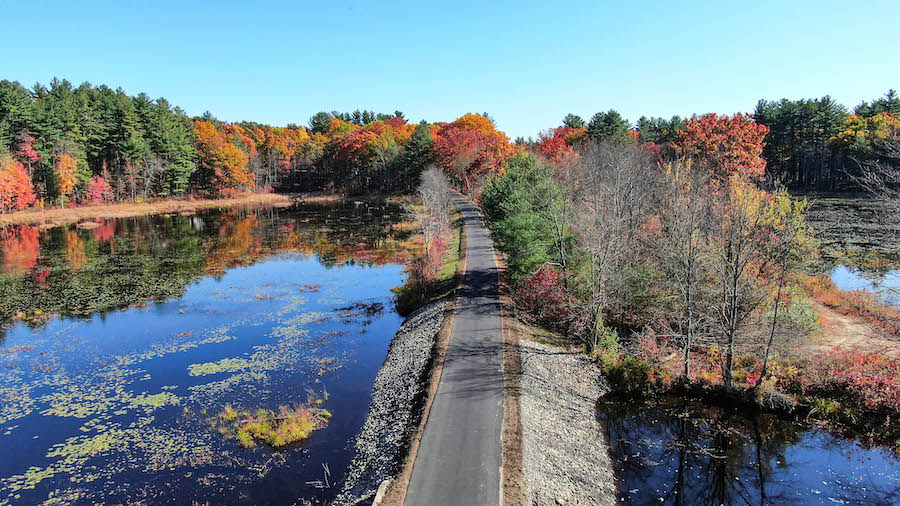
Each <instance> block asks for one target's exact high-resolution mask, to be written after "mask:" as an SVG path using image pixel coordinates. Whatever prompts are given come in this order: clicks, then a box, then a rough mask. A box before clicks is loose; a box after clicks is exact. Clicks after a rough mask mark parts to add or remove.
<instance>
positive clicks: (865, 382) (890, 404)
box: [773, 347, 900, 413]
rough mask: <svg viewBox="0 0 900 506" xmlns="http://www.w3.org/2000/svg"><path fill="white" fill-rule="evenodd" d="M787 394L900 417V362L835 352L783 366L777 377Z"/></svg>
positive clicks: (776, 371)
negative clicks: (828, 400)
mask: <svg viewBox="0 0 900 506" xmlns="http://www.w3.org/2000/svg"><path fill="white" fill-rule="evenodd" d="M773 374H774V375H775V377H776V378H778V381H779V385H780V386H781V388H782V389H783V390H785V391H787V392H790V393H795V394H801V395H815V396H818V397H827V398H833V399H837V400H846V401H848V402H850V403H852V404H854V405H857V406H860V407H864V408H866V409H868V410H870V411H876V412H885V413H900V360H898V359H894V358H889V357H886V356H884V355H881V354H878V353H862V352H859V351H854V350H846V349H843V348H840V347H838V348H835V349H833V350H830V351H828V352H827V353H824V354H820V355H817V356H814V357H808V358H803V359H800V360H797V361H795V362H794V363H791V364H779V366H778V367H777V368H776V369H775V372H774V373H773Z"/></svg>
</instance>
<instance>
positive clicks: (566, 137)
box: [538, 126, 587, 164]
mask: <svg viewBox="0 0 900 506" xmlns="http://www.w3.org/2000/svg"><path fill="white" fill-rule="evenodd" d="M586 136H587V129H586V128H584V127H581V128H571V127H565V126H562V127H558V128H554V129H553V130H551V131H549V132H546V133H542V134H541V142H540V144H538V154H539V155H541V157H543V158H544V159H546V160H547V161H549V162H552V163H555V164H559V163H563V162H565V161H566V160H569V159H571V158H572V157H573V156H575V150H574V149H573V146H575V145H576V144H578V143H579V142H581V141H583V140H584V139H585V137H586Z"/></svg>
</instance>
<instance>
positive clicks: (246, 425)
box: [212, 399, 331, 449]
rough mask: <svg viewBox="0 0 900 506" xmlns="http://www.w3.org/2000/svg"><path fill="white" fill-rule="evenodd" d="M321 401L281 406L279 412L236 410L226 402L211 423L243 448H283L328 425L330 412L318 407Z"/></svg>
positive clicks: (307, 437) (306, 437) (312, 400)
mask: <svg viewBox="0 0 900 506" xmlns="http://www.w3.org/2000/svg"><path fill="white" fill-rule="evenodd" d="M322 402H323V401H322V399H311V400H310V401H309V402H307V403H306V404H303V405H300V406H294V407H291V406H281V407H280V408H278V411H273V410H270V409H262V408H259V409H256V410H253V411H251V410H238V409H235V408H234V407H232V406H231V405H227V406H225V408H224V409H223V410H222V411H221V412H220V413H219V414H218V415H217V416H216V418H215V419H213V421H212V424H213V427H214V429H215V430H216V431H217V432H218V433H219V434H221V435H222V436H224V437H226V438H229V439H232V438H233V439H235V440H237V442H238V444H240V445H241V446H242V447H244V448H255V447H257V446H259V445H261V444H264V445H267V446H270V447H272V448H276V449H277V448H284V447H286V446H289V445H292V444H296V443H301V442H303V441H305V440H307V439H309V437H310V436H311V435H312V433H313V432H314V431H316V430H318V429H322V428H325V427H326V426H327V425H328V422H329V421H330V420H331V412H329V411H328V410H327V409H322V408H319V407H318V406H320V405H321V404H322Z"/></svg>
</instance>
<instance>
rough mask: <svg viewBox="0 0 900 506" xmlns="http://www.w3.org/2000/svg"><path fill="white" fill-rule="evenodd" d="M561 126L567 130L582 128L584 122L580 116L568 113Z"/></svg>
mask: <svg viewBox="0 0 900 506" xmlns="http://www.w3.org/2000/svg"><path fill="white" fill-rule="evenodd" d="M563 126H564V127H568V128H581V127H583V126H584V120H583V119H581V116H577V115H575V114H572V113H569V114H566V117H565V118H563Z"/></svg>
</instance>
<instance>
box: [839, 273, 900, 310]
mask: <svg viewBox="0 0 900 506" xmlns="http://www.w3.org/2000/svg"><path fill="white" fill-rule="evenodd" d="M830 277H831V280H832V281H834V284H835V285H836V286H837V287H838V288H840V289H841V290H864V291H867V292H872V293H874V294H877V295H878V297H879V298H881V299H882V300H883V301H885V302H887V303H890V304H893V305H900V269H896V268H885V269H860V268H855V267H848V266H846V265H838V266H837V267H835V268H834V269H832V271H831V274H830Z"/></svg>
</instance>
